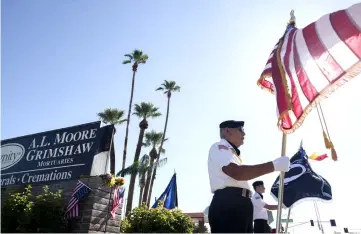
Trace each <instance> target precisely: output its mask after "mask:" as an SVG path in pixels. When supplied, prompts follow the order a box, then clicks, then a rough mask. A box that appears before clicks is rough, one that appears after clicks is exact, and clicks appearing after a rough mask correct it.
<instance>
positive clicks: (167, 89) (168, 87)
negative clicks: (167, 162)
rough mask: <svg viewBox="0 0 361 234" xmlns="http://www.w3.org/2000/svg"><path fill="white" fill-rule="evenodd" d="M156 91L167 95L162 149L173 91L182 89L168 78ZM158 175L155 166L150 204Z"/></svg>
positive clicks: (150, 191)
mask: <svg viewBox="0 0 361 234" xmlns="http://www.w3.org/2000/svg"><path fill="white" fill-rule="evenodd" d="M156 91H162V92H163V93H164V94H166V95H167V115H166V117H165V124H164V131H163V139H162V142H161V144H160V149H162V147H163V143H164V139H165V133H166V131H167V126H168V118H169V104H170V98H171V96H172V93H173V92H179V91H180V86H178V85H177V84H176V82H175V81H167V80H165V81H164V83H163V84H161V86H160V87H159V88H157V89H156ZM159 156H160V152H158V156H157V163H158V161H159ZM156 175H157V168H154V169H153V173H152V181H151V184H150V188H149V193H148V200H147V204H148V205H149V203H150V198H151V196H152V190H153V185H154V180H155V176H156Z"/></svg>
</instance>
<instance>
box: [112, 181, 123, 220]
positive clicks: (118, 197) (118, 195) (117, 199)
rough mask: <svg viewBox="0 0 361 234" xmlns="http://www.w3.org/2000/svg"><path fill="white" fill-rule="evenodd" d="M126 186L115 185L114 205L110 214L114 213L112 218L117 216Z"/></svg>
mask: <svg viewBox="0 0 361 234" xmlns="http://www.w3.org/2000/svg"><path fill="white" fill-rule="evenodd" d="M124 192H125V188H124V186H115V188H114V195H113V205H112V210H111V211H110V214H111V215H112V218H113V219H114V218H115V213H116V212H117V209H118V207H119V206H120V205H121V204H122V202H123V197H124Z"/></svg>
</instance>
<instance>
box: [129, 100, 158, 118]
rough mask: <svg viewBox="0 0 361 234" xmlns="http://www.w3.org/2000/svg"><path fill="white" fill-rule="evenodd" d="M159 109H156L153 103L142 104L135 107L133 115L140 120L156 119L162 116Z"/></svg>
mask: <svg viewBox="0 0 361 234" xmlns="http://www.w3.org/2000/svg"><path fill="white" fill-rule="evenodd" d="M158 110H159V108H158V107H155V106H154V105H153V104H152V103H146V102H141V103H140V104H135V105H134V113H133V115H136V116H138V117H139V118H144V119H147V118H155V117H158V116H160V115H161V113H160V112H158Z"/></svg>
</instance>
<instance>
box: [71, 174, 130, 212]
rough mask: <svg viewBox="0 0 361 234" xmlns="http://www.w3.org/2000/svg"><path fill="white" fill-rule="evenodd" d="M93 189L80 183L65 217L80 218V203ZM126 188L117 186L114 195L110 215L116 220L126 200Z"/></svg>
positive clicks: (72, 196) (74, 191) (76, 187)
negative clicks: (119, 208)
mask: <svg viewBox="0 0 361 234" xmlns="http://www.w3.org/2000/svg"><path fill="white" fill-rule="evenodd" d="M91 190H92V189H91V188H89V187H88V186H87V185H85V184H84V183H83V182H81V181H78V183H77V184H76V186H75V188H74V190H73V193H72V195H71V198H70V200H69V202H68V205H67V208H66V212H65V215H66V216H67V217H68V218H72V217H77V216H79V202H80V201H81V200H82V199H83V198H84V197H85V196H87V195H88V194H89V192H90V191H91ZM124 192H125V188H124V187H123V186H115V188H114V194H113V204H112V209H111V211H110V214H111V216H112V218H113V219H114V218H115V213H116V211H117V209H118V207H119V206H120V205H121V204H122V202H123V198H124Z"/></svg>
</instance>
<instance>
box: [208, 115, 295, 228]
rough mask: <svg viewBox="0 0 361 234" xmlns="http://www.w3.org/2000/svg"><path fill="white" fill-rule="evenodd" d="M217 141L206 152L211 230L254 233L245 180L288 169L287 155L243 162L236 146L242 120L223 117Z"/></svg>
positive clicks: (251, 207)
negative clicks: (251, 163) (264, 160)
mask: <svg viewBox="0 0 361 234" xmlns="http://www.w3.org/2000/svg"><path fill="white" fill-rule="evenodd" d="M219 127H220V138H221V140H220V141H219V142H216V143H214V144H213V145H212V146H211V148H210V150H209V155H208V174H209V182H210V186H211V192H212V193H214V195H213V199H212V202H211V204H210V206H209V213H208V219H209V225H210V227H211V232H212V233H221V232H222V233H253V204H252V201H251V196H252V194H251V191H250V186H249V183H248V180H252V179H254V178H257V177H259V176H262V175H265V174H268V173H271V172H274V171H284V172H287V171H288V170H289V166H290V160H289V158H288V157H286V156H283V157H279V158H277V159H276V160H274V161H272V162H267V163H262V164H258V165H245V164H244V163H243V162H242V159H241V157H240V151H239V149H238V147H240V146H241V145H243V141H244V137H245V135H246V134H245V132H244V128H243V127H244V122H243V121H233V120H229V121H225V122H222V123H221V124H220V125H219Z"/></svg>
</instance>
